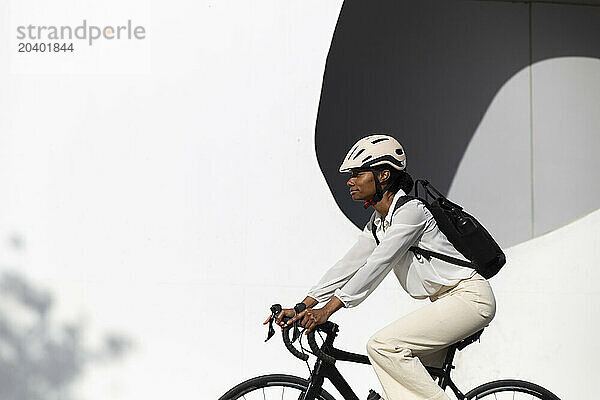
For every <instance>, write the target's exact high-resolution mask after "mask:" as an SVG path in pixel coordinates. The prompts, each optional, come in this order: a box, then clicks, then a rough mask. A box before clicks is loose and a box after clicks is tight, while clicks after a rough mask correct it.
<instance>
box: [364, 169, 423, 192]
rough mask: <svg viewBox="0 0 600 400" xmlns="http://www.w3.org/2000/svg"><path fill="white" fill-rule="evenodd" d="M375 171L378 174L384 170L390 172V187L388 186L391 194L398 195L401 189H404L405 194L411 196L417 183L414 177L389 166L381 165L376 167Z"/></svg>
mask: <svg viewBox="0 0 600 400" xmlns="http://www.w3.org/2000/svg"><path fill="white" fill-rule="evenodd" d="M374 170H375V171H377V172H379V171H384V170H388V171H390V179H389V186H387V187H388V191H389V192H392V193H397V192H398V190H399V189H402V190H403V191H404V193H406V194H409V193H410V192H411V191H412V190H413V186H414V184H415V182H414V180H413V178H412V176H410V174H409V173H408V172H406V171H405V170H402V171H398V170H397V169H396V168H392V167H390V166H389V165H380V166H377V167H375V168H374ZM382 186H383V185H382ZM383 187H386V186H383ZM383 187H382V188H383Z"/></svg>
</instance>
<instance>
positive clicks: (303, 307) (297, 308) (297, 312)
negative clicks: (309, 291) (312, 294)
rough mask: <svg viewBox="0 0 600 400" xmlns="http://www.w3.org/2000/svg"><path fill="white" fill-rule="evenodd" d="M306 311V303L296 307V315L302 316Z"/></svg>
mask: <svg viewBox="0 0 600 400" xmlns="http://www.w3.org/2000/svg"><path fill="white" fill-rule="evenodd" d="M304 310H306V304H304V303H298V304H296V305H295V306H294V311H296V315H298V314H300V313H301V312H302V311H304Z"/></svg>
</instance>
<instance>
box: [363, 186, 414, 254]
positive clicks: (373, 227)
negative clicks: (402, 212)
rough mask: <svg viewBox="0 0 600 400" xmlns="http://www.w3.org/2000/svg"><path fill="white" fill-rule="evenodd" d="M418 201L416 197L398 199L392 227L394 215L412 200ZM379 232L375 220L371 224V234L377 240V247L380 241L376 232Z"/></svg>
mask: <svg viewBox="0 0 600 400" xmlns="http://www.w3.org/2000/svg"><path fill="white" fill-rule="evenodd" d="M414 199H416V197H414V196H408V195H406V196H402V197H400V198H399V199H398V201H396V205H395V206H394V209H393V210H392V214H391V215H390V225H391V223H392V217H393V215H394V212H396V210H397V209H399V208H400V207H402V206H403V205H405V204H406V203H408V202H409V201H411V200H414ZM376 230H377V227H376V226H375V219H373V221H372V222H371V233H372V234H373V237H374V238H375V243H377V245H379V239H378V238H377V234H376V233H375V231H376Z"/></svg>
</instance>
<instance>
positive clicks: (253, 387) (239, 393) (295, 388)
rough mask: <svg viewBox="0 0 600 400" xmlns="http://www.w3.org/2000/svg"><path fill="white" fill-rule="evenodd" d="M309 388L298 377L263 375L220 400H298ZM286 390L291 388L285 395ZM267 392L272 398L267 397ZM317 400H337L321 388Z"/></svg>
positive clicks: (240, 385) (230, 391) (245, 382)
mask: <svg viewBox="0 0 600 400" xmlns="http://www.w3.org/2000/svg"><path fill="white" fill-rule="evenodd" d="M307 387H308V380H306V379H303V378H300V377H297V376H292V375H282V374H272V375H263V376H257V377H256V378H251V379H248V380H247V381H244V382H242V383H240V384H239V385H236V386H234V387H233V388H232V389H230V390H229V391H227V393H225V394H224V395H223V396H221V397H220V398H219V400H236V399H242V400H252V399H263V400H264V399H267V400H281V399H284V400H286V399H288V398H289V399H296V400H297V399H298V398H299V397H300V394H302V393H303V392H304V391H306V389H307ZM277 388H282V391H279V390H278V389H277ZM285 388H290V391H289V392H288V393H287V394H286V393H285ZM265 389H266V390H265ZM253 392H255V395H252V393H253ZM267 392H269V394H271V395H272V396H271V397H267V396H266V393H267ZM286 396H287V397H286ZM316 399H317V400H335V398H334V397H333V396H332V395H330V394H329V393H327V391H326V390H325V389H323V388H321V391H320V392H319V393H318V394H317V397H316Z"/></svg>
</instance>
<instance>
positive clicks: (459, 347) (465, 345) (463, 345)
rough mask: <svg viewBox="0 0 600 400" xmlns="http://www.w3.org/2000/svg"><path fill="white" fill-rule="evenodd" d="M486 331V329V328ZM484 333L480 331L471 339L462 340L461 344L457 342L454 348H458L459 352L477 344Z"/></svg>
mask: <svg viewBox="0 0 600 400" xmlns="http://www.w3.org/2000/svg"><path fill="white" fill-rule="evenodd" d="M484 329H485V328H484ZM482 333H483V329H482V330H480V331H477V332H475V333H474V334H472V335H471V336H469V337H466V338H464V339H463V340H461V341H460V342H457V343H455V344H454V346H456V348H457V349H458V350H462V349H464V348H465V347H467V346H468V345H470V344H471V343H474V342H476V341H477V340H479V338H480V337H481V334H482Z"/></svg>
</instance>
